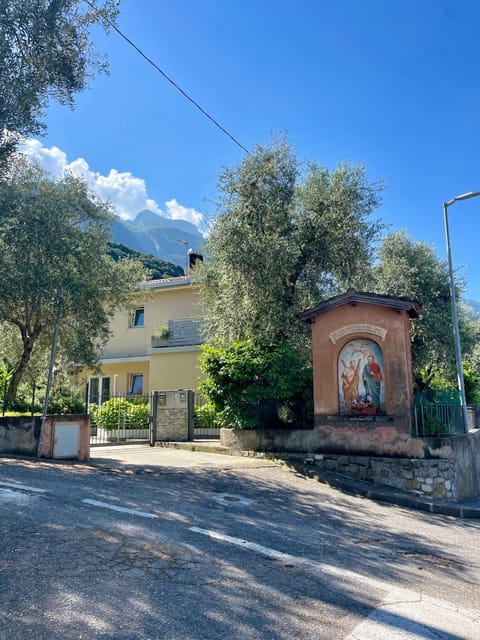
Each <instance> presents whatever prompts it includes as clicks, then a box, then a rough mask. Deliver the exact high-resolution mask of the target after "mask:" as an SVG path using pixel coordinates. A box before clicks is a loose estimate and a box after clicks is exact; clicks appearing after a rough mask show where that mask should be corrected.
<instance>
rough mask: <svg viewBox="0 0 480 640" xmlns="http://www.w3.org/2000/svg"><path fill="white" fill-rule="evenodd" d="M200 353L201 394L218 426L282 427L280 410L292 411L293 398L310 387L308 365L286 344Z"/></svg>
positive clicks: (247, 344)
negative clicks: (210, 404) (206, 400)
mask: <svg viewBox="0 0 480 640" xmlns="http://www.w3.org/2000/svg"><path fill="white" fill-rule="evenodd" d="M202 351H203V353H202V356H201V361H200V362H201V368H202V371H203V373H204V375H205V379H204V380H203V381H202V383H201V384H200V390H201V392H202V393H203V394H204V396H205V397H206V398H208V400H209V401H210V402H211V403H212V404H213V407H214V409H215V411H216V413H217V415H218V421H219V423H220V424H221V425H222V426H226V427H232V428H235V429H251V428H255V427H278V426H282V425H284V424H285V423H284V422H283V421H282V420H281V418H280V413H282V408H284V411H283V413H284V414H285V408H287V409H288V408H289V409H290V410H291V407H292V406H293V405H292V403H293V401H294V399H296V398H298V397H299V396H301V395H302V393H303V392H304V391H305V389H306V388H307V387H309V386H311V384H312V372H311V367H310V365H309V363H308V362H307V361H306V360H305V358H304V357H303V356H301V354H300V353H299V352H298V350H297V348H296V345H295V344H294V343H293V342H291V341H288V340H285V341H283V342H280V343H278V344H275V345H262V344H258V343H257V342H255V341H254V340H244V341H238V342H234V343H232V344H230V345H228V346H226V347H212V346H208V345H207V346H204V347H203V348H202ZM289 405H290V407H289ZM290 412H291V411H290ZM286 413H287V414H288V413H289V411H286Z"/></svg>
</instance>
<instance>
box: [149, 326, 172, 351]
mask: <svg viewBox="0 0 480 640" xmlns="http://www.w3.org/2000/svg"><path fill="white" fill-rule="evenodd" d="M169 337H170V329H169V328H168V326H167V325H162V326H160V327H158V328H157V329H156V330H155V333H154V334H153V336H152V348H156V347H166V346H167V345H168V338H169Z"/></svg>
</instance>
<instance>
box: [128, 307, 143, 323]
mask: <svg viewBox="0 0 480 640" xmlns="http://www.w3.org/2000/svg"><path fill="white" fill-rule="evenodd" d="M144 324H145V309H144V308H143V307H142V308H141V309H135V310H134V311H133V312H132V316H131V318H130V326H131V327H143V326H144Z"/></svg>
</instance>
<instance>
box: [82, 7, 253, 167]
mask: <svg viewBox="0 0 480 640" xmlns="http://www.w3.org/2000/svg"><path fill="white" fill-rule="evenodd" d="M85 2H86V3H87V4H88V5H89V6H90V7H91V8H92V9H95V6H94V4H93V3H92V2H90V0H85ZM103 20H104V21H105V22H106V23H107V24H108V25H109V26H110V27H111V28H112V29H113V30H114V31H116V32H117V33H118V35H119V36H120V37H121V38H123V39H124V40H125V41H126V42H128V44H129V45H130V46H131V47H133V48H134V49H135V51H136V52H137V53H138V54H140V55H141V56H142V58H144V59H145V60H146V61H147V62H148V63H149V64H150V65H152V67H153V68H154V69H156V70H157V71H158V72H159V73H160V74H161V75H162V76H163V77H164V78H165V80H168V82H170V84H172V85H173V86H174V87H175V89H177V91H179V92H180V93H181V94H182V95H183V96H184V97H185V98H186V99H187V100H188V101H189V102H191V103H192V104H193V105H194V106H195V107H196V108H197V109H198V110H199V111H200V112H201V113H203V115H204V116H205V117H207V118H208V119H209V120H210V121H211V122H212V123H213V124H214V125H215V126H216V127H218V128H219V129H220V131H222V132H223V133H224V134H225V135H226V136H228V137H229V138H230V140H232V141H233V142H234V143H235V144H236V145H237V146H239V147H240V149H243V151H245V153H247V154H248V155H250V152H249V150H248V149H247V148H246V147H244V146H243V144H242V143H241V142H239V141H238V140H237V139H236V138H235V137H234V136H233V135H232V134H231V133H230V132H229V131H227V129H225V127H222V125H221V124H220V123H219V122H218V121H217V120H215V118H214V117H213V116H211V115H210V114H209V113H208V112H207V111H205V109H204V108H203V107H202V106H201V105H199V104H198V102H197V101H196V100H194V99H193V98H192V97H191V96H189V95H188V93H187V92H186V91H184V90H183V89H182V87H180V86H179V85H178V84H177V83H176V82H175V80H173V79H172V78H170V76H169V75H167V74H166V73H165V71H163V69H161V68H160V67H159V66H158V64H157V63H156V62H155V61H154V60H152V59H151V58H149V57H148V56H147V54H146V53H144V52H143V51H142V50H141V49H140V47H138V46H137V45H136V44H135V43H134V42H133V41H132V40H131V39H130V38H129V37H128V36H126V35H125V34H124V33H123V32H122V31H121V30H120V29H119V28H118V27H117V26H116V25H115V24H114V23H113V22H112V21H111V20H109V19H108V18H103Z"/></svg>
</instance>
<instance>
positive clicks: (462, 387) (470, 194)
mask: <svg viewBox="0 0 480 640" xmlns="http://www.w3.org/2000/svg"><path fill="white" fill-rule="evenodd" d="M477 196H480V191H469V192H468V193H463V194H462V195H459V196H455V198H452V199H451V200H449V201H448V202H444V203H443V219H444V222H445V239H446V242H447V261H448V274H449V280H450V298H451V301H452V325H453V339H454V342H455V362H456V365H457V379H458V390H459V391H460V404H461V407H462V415H463V428H464V430H465V433H467V432H468V412H467V398H466V396H465V381H464V379H463V367H462V350H461V347H460V330H459V327H458V315H457V298H456V295H455V281H454V279H453V267H452V252H451V249H450V232H449V229H448V207H450V206H451V205H452V204H455V202H460V201H461V200H470V198H476V197H477Z"/></svg>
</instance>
